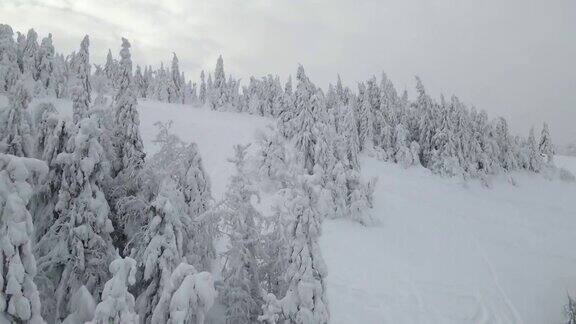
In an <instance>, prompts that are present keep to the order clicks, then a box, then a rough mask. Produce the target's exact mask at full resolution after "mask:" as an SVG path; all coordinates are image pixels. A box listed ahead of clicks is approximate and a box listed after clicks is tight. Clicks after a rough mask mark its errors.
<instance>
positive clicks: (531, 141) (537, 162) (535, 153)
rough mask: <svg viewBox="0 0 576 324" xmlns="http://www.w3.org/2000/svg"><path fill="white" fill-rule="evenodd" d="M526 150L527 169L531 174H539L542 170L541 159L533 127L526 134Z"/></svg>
mask: <svg viewBox="0 0 576 324" xmlns="http://www.w3.org/2000/svg"><path fill="white" fill-rule="evenodd" d="M526 145H527V150H528V169H529V170H530V171H533V172H540V171H541V170H542V164H543V162H544V161H543V159H542V155H541V154H540V149H539V148H538V144H537V143H536V137H535V135H534V127H532V128H530V132H529V134H528V141H527V143H526Z"/></svg>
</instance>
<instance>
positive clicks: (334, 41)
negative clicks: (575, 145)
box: [0, 0, 576, 144]
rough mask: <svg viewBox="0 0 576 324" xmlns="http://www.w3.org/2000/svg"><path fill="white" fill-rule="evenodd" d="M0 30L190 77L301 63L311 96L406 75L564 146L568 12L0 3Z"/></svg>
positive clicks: (299, 4) (321, 0) (566, 0)
mask: <svg viewBox="0 0 576 324" xmlns="http://www.w3.org/2000/svg"><path fill="white" fill-rule="evenodd" d="M0 20H1V21H2V22H5V23H9V24H11V25H12V26H13V27H14V28H15V29H17V30H21V31H25V30H26V29H28V28H35V29H36V30H37V31H38V32H39V33H40V34H41V35H45V34H47V33H48V32H52V33H53V34H54V37H55V43H56V46H57V47H58V48H59V49H60V50H61V51H65V52H69V51H72V50H75V49H76V48H77V46H78V44H79V42H80V40H81V37H82V35H84V34H89V35H90V36H91V43H92V58H93V61H95V62H102V61H103V60H104V58H105V55H106V52H107V49H108V48H112V50H113V52H114V53H116V52H117V50H118V46H119V43H120V37H121V36H124V37H128V38H129V39H130V40H131V42H132V44H133V46H134V57H135V60H136V61H138V62H139V63H141V64H152V65H158V64H159V62H160V61H161V60H163V61H165V62H168V61H169V59H170V55H171V52H173V51H174V52H176V53H177V54H178V56H179V58H180V61H181V64H182V69H183V70H184V71H186V73H187V74H188V75H192V76H196V75H198V74H199V71H200V70H201V69H211V68H212V67H213V66H214V63H215V60H216V57H217V56H218V55H219V54H223V55H224V62H225V65H226V70H227V72H228V73H232V74H234V75H235V76H237V77H241V78H242V79H244V80H246V79H247V78H248V77H249V76H250V75H252V74H253V75H256V76H260V75H264V74H267V73H273V74H279V75H280V76H282V77H284V78H285V77H287V76H288V74H291V73H292V74H293V73H294V71H295V69H296V64H297V63H302V64H304V66H305V67H306V70H307V72H308V74H309V75H310V77H311V78H312V80H314V81H315V82H316V83H318V84H319V85H321V86H323V87H325V86H326V85H327V84H328V83H329V82H333V81H334V80H335V78H336V74H337V73H340V74H341V75H342V77H343V78H344V81H345V82H346V83H348V84H349V85H352V86H354V85H355V83H356V82H357V81H360V80H363V79H366V78H368V77H370V76H371V75H372V74H375V75H377V76H379V75H380V73H381V71H385V72H386V73H387V74H388V75H389V77H391V78H392V79H393V80H394V81H395V84H396V86H397V87H398V88H399V89H400V90H402V89H404V88H408V89H409V91H411V89H412V88H413V84H414V82H413V76H414V75H415V74H418V75H420V76H421V77H422V79H423V80H424V82H425V85H426V86H427V88H428V89H429V91H430V92H431V93H432V94H434V95H439V94H440V93H444V94H446V95H450V94H452V93H455V94H457V95H458V96H459V97H460V98H461V99H462V100H463V101H464V102H466V103H469V104H473V105H475V106H476V107H478V108H481V109H486V110H487V111H488V112H489V113H490V115H491V116H504V117H507V118H509V120H510V122H511V126H512V127H513V129H514V130H516V131H518V132H522V133H525V132H527V130H528V128H529V127H530V126H531V125H536V126H540V123H541V122H542V121H548V122H549V123H550V124H551V127H552V135H553V137H554V138H555V141H556V143H558V144H564V143H566V142H568V141H570V140H576V127H575V126H574V124H575V123H576V96H575V94H576V66H575V64H574V61H573V58H574V57H576V41H575V38H574V35H576V2H575V1H573V0H553V1H539V0H524V1H523V0H507V1H496V0H486V1H472V0H408V1H402V0H390V1H376V0H362V1H353V0H312V1H304V0H243V1H241V0H231V1H224V0H213V1H209V0H200V1H188V0H169V1H152V0H124V1H118V0H116V1H113V0H99V1H91V0H77V1H71V0H46V1H23V0H20V1H16V0H0Z"/></svg>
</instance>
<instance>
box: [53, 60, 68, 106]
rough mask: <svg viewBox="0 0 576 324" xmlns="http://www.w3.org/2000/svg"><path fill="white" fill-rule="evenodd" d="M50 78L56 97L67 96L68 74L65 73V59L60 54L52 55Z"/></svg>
mask: <svg viewBox="0 0 576 324" xmlns="http://www.w3.org/2000/svg"><path fill="white" fill-rule="evenodd" d="M52 80H53V82H54V92H55V94H56V98H64V97H66V96H68V86H67V85H68V74H67V73H66V60H65V58H64V55H62V54H59V55H56V56H55V57H54V70H53V71H52Z"/></svg>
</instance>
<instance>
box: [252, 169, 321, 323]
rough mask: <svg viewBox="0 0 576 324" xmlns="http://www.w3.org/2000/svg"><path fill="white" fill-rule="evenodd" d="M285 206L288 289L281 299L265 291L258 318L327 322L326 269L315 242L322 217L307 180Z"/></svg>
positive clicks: (275, 321) (297, 321)
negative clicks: (289, 221)
mask: <svg viewBox="0 0 576 324" xmlns="http://www.w3.org/2000/svg"><path fill="white" fill-rule="evenodd" d="M287 206H288V208H289V211H290V214H291V216H292V219H293V223H292V226H291V230H290V237H289V238H288V240H289V244H290V247H289V251H290V252H289V255H290V256H289V262H288V268H287V269H286V278H287V282H288V290H287V292H286V295H285V296H284V297H283V298H282V299H277V298H276V296H274V295H272V294H268V295H267V296H266V297H265V302H266V303H265V305H264V307H263V310H264V314H263V315H262V316H260V317H259V319H260V320H261V321H265V322H268V323H277V322H279V321H280V322H282V320H287V321H289V322H290V323H298V324H305V323H328V321H329V319H330V314H329V311H328V301H327V298H326V276H327V271H326V265H325V264H324V260H323V258H322V254H321V252H320V246H319V245H318V238H319V236H320V225H321V219H320V215H319V214H318V211H317V210H316V208H315V206H314V193H313V190H312V188H311V187H310V185H309V184H307V183H306V180H303V181H302V182H301V184H300V185H299V186H298V187H297V188H295V189H294V190H292V191H291V193H290V195H289V197H288V200H287Z"/></svg>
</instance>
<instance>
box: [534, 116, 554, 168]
mask: <svg viewBox="0 0 576 324" xmlns="http://www.w3.org/2000/svg"><path fill="white" fill-rule="evenodd" d="M538 148H539V149H540V153H542V154H544V156H545V157H546V162H547V163H552V161H553V159H554V146H553V145H552V139H551V138H550V130H549V129H548V124H547V123H544V124H543V126H542V133H541V134H540V143H539V145H538Z"/></svg>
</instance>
